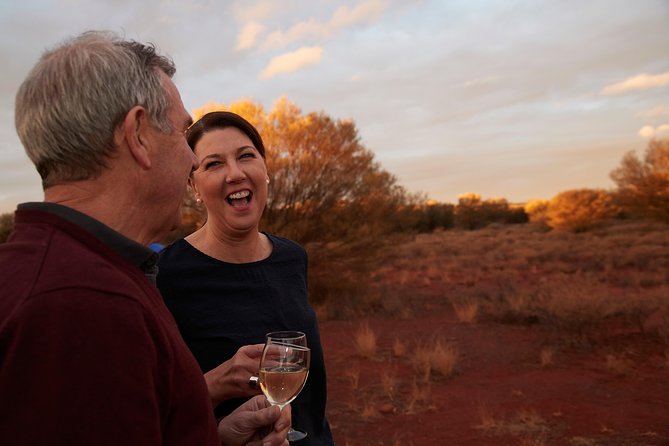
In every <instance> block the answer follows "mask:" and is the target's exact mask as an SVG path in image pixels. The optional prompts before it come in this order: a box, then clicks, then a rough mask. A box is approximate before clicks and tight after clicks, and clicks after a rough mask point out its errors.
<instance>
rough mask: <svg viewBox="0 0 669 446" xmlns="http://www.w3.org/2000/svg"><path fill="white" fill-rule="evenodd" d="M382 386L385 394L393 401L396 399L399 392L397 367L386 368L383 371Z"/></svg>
mask: <svg viewBox="0 0 669 446" xmlns="http://www.w3.org/2000/svg"><path fill="white" fill-rule="evenodd" d="M380 378H381V386H382V387H383V393H384V394H385V395H386V396H387V397H388V398H389V399H390V400H391V401H392V400H394V399H395V396H396V392H397V384H398V382H399V380H398V378H397V368H396V367H392V368H390V367H386V368H384V369H383V370H381V375H380Z"/></svg>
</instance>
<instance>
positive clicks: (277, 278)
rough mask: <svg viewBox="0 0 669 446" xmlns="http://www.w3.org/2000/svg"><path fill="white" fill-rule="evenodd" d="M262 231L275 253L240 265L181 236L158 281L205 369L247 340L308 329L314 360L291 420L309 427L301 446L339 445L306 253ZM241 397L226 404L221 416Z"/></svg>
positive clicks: (168, 251)
mask: <svg viewBox="0 0 669 446" xmlns="http://www.w3.org/2000/svg"><path fill="white" fill-rule="evenodd" d="M265 235H267V237H268V238H269V240H270V241H271V243H272V253H271V254H270V256H269V257H268V258H266V259H263V260H260V261H258V262H251V263H241V264H237V263H227V262H222V261H220V260H217V259H214V258H213V257H210V256H208V255H206V254H204V253H203V252H201V251H199V250H197V249H196V248H194V247H193V246H192V245H191V244H190V243H188V242H187V241H185V240H183V239H181V240H177V241H176V242H174V243H173V244H171V245H170V246H168V247H167V248H165V249H164V250H163V251H162V252H161V253H160V260H159V263H158V266H159V274H158V287H159V288H160V291H161V293H162V295H163V297H164V299H165V303H166V304H167V307H168V308H169V309H170V311H171V312H172V314H173V315H174V318H175V320H176V322H177V325H178V326H179V330H180V331H181V334H182V336H183V338H184V340H185V341H186V344H187V345H188V347H190V349H191V351H192V352H193V354H194V356H195V358H196V359H197V361H198V363H199V364H200V367H201V368H202V372H203V373H205V372H208V371H209V370H211V369H213V368H215V367H217V366H218V365H219V364H221V363H222V362H224V361H226V360H228V359H230V358H232V356H234V354H235V353H236V352H237V350H238V349H239V347H241V346H243V345H248V344H262V343H264V342H265V334H266V333H268V332H271V331H279V330H295V331H302V332H304V333H305V334H306V335H307V343H308V345H309V347H310V348H311V365H310V370H309V378H308V379H307V383H306V385H305V386H304V388H303V389H302V391H301V392H300V394H299V395H298V396H297V398H296V399H295V400H294V401H293V402H292V403H291V408H292V417H293V423H292V426H293V428H294V429H297V430H301V431H304V432H307V433H308V436H307V437H306V438H305V439H304V440H301V441H300V442H299V444H300V445H301V446H307V445H314V446H316V445H318V446H321V445H334V441H333V439H332V434H331V432H330V427H329V425H328V422H327V419H326V418H325V403H326V400H327V386H326V377H325V364H324V359H323V349H322V347H321V340H320V335H319V331H318V324H317V321H316V314H315V313H314V310H313V308H312V307H311V306H310V305H309V302H308V299H307V253H306V251H305V250H304V248H303V247H302V246H300V245H299V244H297V243H295V242H293V241H291V240H288V239H286V238H283V237H278V236H274V235H271V234H265ZM243 401H244V399H235V400H228V401H225V402H223V403H221V404H220V405H219V406H218V407H217V408H216V415H217V417H220V416H223V415H226V414H228V413H230V412H231V411H232V410H234V408H236V407H237V406H239V405H240V404H241V403H242V402H243Z"/></svg>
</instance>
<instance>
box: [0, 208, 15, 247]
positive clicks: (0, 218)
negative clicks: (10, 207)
mask: <svg viewBox="0 0 669 446" xmlns="http://www.w3.org/2000/svg"><path fill="white" fill-rule="evenodd" d="M13 230H14V214H11V213H10V214H2V215H0V243H4V242H6V241H7V238H8V237H9V234H11V233H12V231H13Z"/></svg>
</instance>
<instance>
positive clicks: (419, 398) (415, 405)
mask: <svg viewBox="0 0 669 446" xmlns="http://www.w3.org/2000/svg"><path fill="white" fill-rule="evenodd" d="M431 395H432V388H431V386H430V383H426V384H421V383H418V382H417V381H416V380H415V379H414V380H413V381H412V382H411V390H410V391H409V394H408V396H407V402H406V413H407V414H415V413H417V412H418V409H419V408H425V407H430V406H431V401H432V400H431Z"/></svg>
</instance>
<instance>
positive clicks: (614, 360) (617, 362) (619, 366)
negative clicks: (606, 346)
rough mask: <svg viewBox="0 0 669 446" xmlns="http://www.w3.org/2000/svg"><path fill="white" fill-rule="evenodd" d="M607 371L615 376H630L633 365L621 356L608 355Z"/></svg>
mask: <svg viewBox="0 0 669 446" xmlns="http://www.w3.org/2000/svg"><path fill="white" fill-rule="evenodd" d="M606 370H607V371H608V372H609V373H611V374H612V375H615V376H628V375H630V374H631V373H632V371H633V368H632V363H631V361H630V360H629V359H627V358H626V357H624V356H622V355H620V356H617V355H606Z"/></svg>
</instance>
